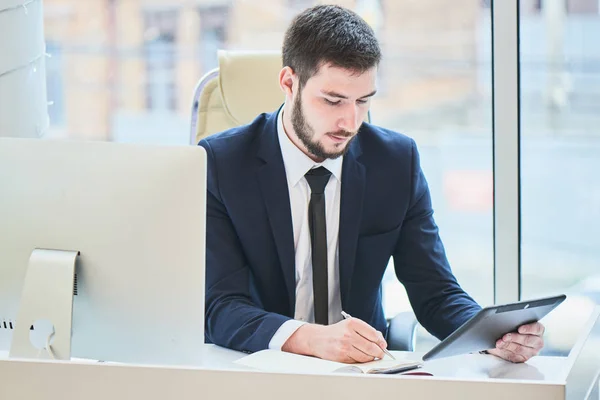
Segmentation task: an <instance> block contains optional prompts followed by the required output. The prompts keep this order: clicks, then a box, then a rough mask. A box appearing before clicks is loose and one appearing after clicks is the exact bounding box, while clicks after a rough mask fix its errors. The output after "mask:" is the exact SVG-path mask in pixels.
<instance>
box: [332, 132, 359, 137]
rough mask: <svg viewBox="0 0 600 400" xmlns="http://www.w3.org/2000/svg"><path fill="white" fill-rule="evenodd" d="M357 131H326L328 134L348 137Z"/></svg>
mask: <svg viewBox="0 0 600 400" xmlns="http://www.w3.org/2000/svg"><path fill="white" fill-rule="evenodd" d="M356 133H357V132H349V131H335V132H327V134H328V135H332V136H338V137H345V138H349V137H352V136H354V135H356Z"/></svg>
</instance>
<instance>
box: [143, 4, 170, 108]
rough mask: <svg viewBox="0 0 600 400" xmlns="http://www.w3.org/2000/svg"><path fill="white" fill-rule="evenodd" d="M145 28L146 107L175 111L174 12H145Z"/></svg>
mask: <svg viewBox="0 0 600 400" xmlns="http://www.w3.org/2000/svg"><path fill="white" fill-rule="evenodd" d="M144 25H145V30H144V59H145V61H146V107H147V108H149V109H151V110H156V111H168V110H175V109H176V108H177V95H176V88H175V61H176V48H175V44H176V36H177V33H176V32H177V31H176V26H177V10H167V11H148V12H146V14H145V18H144Z"/></svg>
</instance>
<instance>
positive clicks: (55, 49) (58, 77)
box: [46, 41, 66, 128]
mask: <svg viewBox="0 0 600 400" xmlns="http://www.w3.org/2000/svg"><path fill="white" fill-rule="evenodd" d="M46 53H48V54H49V55H50V57H48V58H46V91H47V98H48V115H49V117H50V124H51V126H52V127H54V128H61V127H63V126H64V125H65V123H66V120H65V104H64V83H63V80H64V77H63V74H64V72H63V71H64V65H63V55H62V49H61V48H60V46H58V45H56V44H55V43H54V42H52V41H47V42H46Z"/></svg>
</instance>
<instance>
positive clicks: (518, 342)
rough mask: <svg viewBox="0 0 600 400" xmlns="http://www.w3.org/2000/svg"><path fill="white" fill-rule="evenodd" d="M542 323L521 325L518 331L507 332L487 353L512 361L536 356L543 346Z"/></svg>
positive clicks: (523, 360)
mask: <svg viewBox="0 0 600 400" xmlns="http://www.w3.org/2000/svg"><path fill="white" fill-rule="evenodd" d="M544 330H545V328H544V325H542V324H540V323H539V322H534V323H532V324H527V325H521V326H520V327H519V329H518V330H517V331H518V333H516V332H513V333H507V334H506V335H504V336H502V337H501V338H500V339H498V340H497V341H496V348H495V349H492V350H488V353H490V354H493V355H495V356H497V357H500V358H503V359H505V360H508V361H511V362H514V363H523V362H525V361H527V360H529V359H530V358H531V357H533V356H536V355H537V354H538V353H539V352H540V350H541V349H542V347H544V339H543V338H542V336H543V335H544Z"/></svg>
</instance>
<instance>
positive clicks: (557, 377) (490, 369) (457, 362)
mask: <svg viewBox="0 0 600 400" xmlns="http://www.w3.org/2000/svg"><path fill="white" fill-rule="evenodd" d="M392 353H393V354H394V357H396V359H398V360H404V359H406V360H417V359H421V357H422V356H423V354H421V353H419V352H414V353H413V352H404V351H392ZM244 356H246V354H244V353H241V352H238V351H234V350H229V349H226V348H223V347H219V346H215V345H211V344H207V345H206V347H205V349H204V355H203V360H202V363H201V364H200V365H198V367H199V368H202V369H211V370H220V371H256V370H255V369H253V368H250V367H246V366H244V365H240V364H236V363H235V361H236V360H238V359H240V358H242V357H244ZM7 360H8V353H7V352H0V361H7ZM565 361H566V358H565V357H534V358H532V359H531V360H529V361H528V362H527V363H525V364H513V363H510V362H508V361H504V360H501V359H499V358H497V357H494V356H492V355H483V354H466V355H462V356H455V357H448V358H440V359H437V360H430V361H427V362H425V366H424V368H423V370H425V371H427V372H430V373H432V374H433V375H434V376H435V377H436V378H454V379H461V380H464V379H472V380H481V379H511V380H515V379H516V380H527V381H538V382H551V383H560V382H563V381H564V380H565V378H566V377H565V376H564V372H563V369H564V367H565ZM73 362H75V363H82V364H89V363H96V362H95V361H90V360H81V359H74V360H73ZM105 364H111V365H112V364H114V365H119V364H118V363H105Z"/></svg>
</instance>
